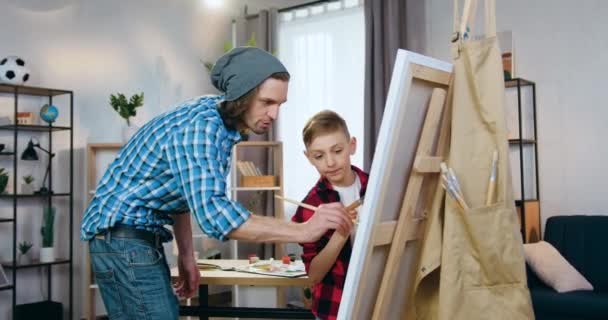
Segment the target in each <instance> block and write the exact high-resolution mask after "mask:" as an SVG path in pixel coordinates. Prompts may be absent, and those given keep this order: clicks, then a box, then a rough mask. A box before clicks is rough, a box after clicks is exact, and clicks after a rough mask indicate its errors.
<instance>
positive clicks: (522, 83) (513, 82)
mask: <svg viewBox="0 0 608 320" xmlns="http://www.w3.org/2000/svg"><path fill="white" fill-rule="evenodd" d="M518 81H519V85H520V86H531V85H533V84H535V83H534V82H533V81H530V80H526V79H522V78H513V79H511V80H505V88H514V87H517V82H518Z"/></svg>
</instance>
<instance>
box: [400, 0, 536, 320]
mask: <svg viewBox="0 0 608 320" xmlns="http://www.w3.org/2000/svg"><path fill="white" fill-rule="evenodd" d="M475 7H476V1H475V0H466V1H465V6H464V8H465V9H464V13H463V24H462V25H460V24H459V21H458V20H459V14H458V0H454V32H455V34H454V37H453V43H452V57H453V63H454V74H453V79H452V81H453V82H452V87H451V89H452V94H453V95H452V104H451V115H452V121H451V141H450V152H449V157H448V166H449V167H451V168H452V169H453V170H454V172H455V174H456V176H457V178H458V180H459V182H460V185H461V189H462V193H463V194H464V198H465V200H466V203H467V204H468V207H469V208H470V209H469V210H466V212H463V211H462V210H461V209H459V207H458V206H457V205H456V203H455V201H454V200H452V198H451V197H449V196H445V202H443V200H444V198H441V197H436V201H435V202H434V203H433V206H432V210H431V211H430V212H429V213H428V222H427V229H426V231H425V236H424V239H423V242H422V249H421V255H420V262H419V267H418V272H417V274H416V279H415V286H414V290H415V291H414V310H413V311H411V313H410V315H412V314H413V315H415V318H416V319H509V320H511V319H534V315H533V312H532V305H531V302H530V294H529V291H528V288H527V285H526V275H525V264H524V256H523V245H522V239H521V234H520V232H519V223H518V219H517V216H516V210H515V204H514V199H513V189H512V186H511V173H510V168H509V155H508V151H509V150H508V142H507V133H506V122H505V111H504V81H503V73H502V63H501V58H500V51H499V49H498V44H497V40H496V22H495V3H494V0H486V1H485V7H486V10H485V16H486V30H485V31H486V35H485V37H483V38H482V39H480V40H471V39H466V40H465V39H463V38H464V37H463V31H464V30H463V29H466V26H471V25H472V22H471V19H469V16H471V15H472V14H474V12H473V11H474V8H475ZM463 25H464V26H465V28H462V26H463ZM448 108H449V106H448ZM448 111H450V110H448ZM495 150H496V151H497V152H498V163H497V179H496V191H495V195H494V197H493V198H492V200H491V205H486V195H487V190H488V184H489V177H490V173H491V167H492V154H493V153H494V151H495Z"/></svg>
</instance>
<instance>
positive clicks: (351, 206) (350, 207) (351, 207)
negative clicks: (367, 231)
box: [274, 194, 363, 223]
mask: <svg viewBox="0 0 608 320" xmlns="http://www.w3.org/2000/svg"><path fill="white" fill-rule="evenodd" d="M274 197H275V198H277V199H281V200H283V201H285V202H289V203H293V204H296V205H298V206H300V207H302V208H306V209H308V210H312V211H317V210H318V209H319V208H318V207H315V206H313V205H310V204H306V203H303V202H300V201H296V200H293V199H289V198H285V197H281V196H280V195H278V194H275V195H274ZM362 204H363V197H361V198H359V199H357V200H355V201H354V202H353V203H351V204H349V205H348V206H346V211H352V210H355V209H357V208H358V207H360V206H361V205H362ZM352 220H353V223H358V220H357V218H355V219H352Z"/></svg>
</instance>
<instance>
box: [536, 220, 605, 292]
mask: <svg viewBox="0 0 608 320" xmlns="http://www.w3.org/2000/svg"><path fill="white" fill-rule="evenodd" d="M607 230H608V216H582V215H577V216H555V217H550V218H549V219H547V224H546V226H545V234H544V240H545V241H547V242H549V243H551V244H552V245H553V246H554V247H555V248H556V249H557V250H558V251H559V252H560V253H561V254H562V256H564V258H566V260H568V262H570V264H572V266H573V267H574V268H575V269H576V270H578V271H579V272H580V273H581V274H582V275H583V276H584V277H585V278H586V279H587V280H589V282H590V283H591V284H592V285H593V288H594V290H595V291H596V292H600V293H608V272H606V268H607V266H608V250H606V244H607V243H608V231H607Z"/></svg>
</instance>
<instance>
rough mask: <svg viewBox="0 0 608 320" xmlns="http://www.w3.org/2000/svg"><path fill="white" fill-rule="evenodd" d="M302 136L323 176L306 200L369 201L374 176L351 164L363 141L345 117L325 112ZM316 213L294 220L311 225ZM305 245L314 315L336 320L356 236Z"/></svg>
mask: <svg viewBox="0 0 608 320" xmlns="http://www.w3.org/2000/svg"><path fill="white" fill-rule="evenodd" d="M302 134H303V138H304V145H305V147H306V151H304V154H305V155H306V157H307V158H308V161H310V163H311V164H312V165H313V166H314V167H315V168H316V169H317V171H318V172H319V174H320V175H321V177H320V178H319V181H318V182H317V184H316V185H315V186H314V187H313V188H312V189H311V190H310V192H309V193H308V195H307V196H306V198H305V199H304V200H303V201H302V202H304V203H307V204H311V205H313V206H319V205H321V204H323V203H332V202H341V203H342V204H343V205H344V206H348V205H349V204H351V203H353V202H354V201H355V200H357V199H359V198H361V197H363V196H364V194H365V189H366V187H367V179H368V175H367V173H365V172H363V171H361V169H359V168H357V167H355V166H352V165H351V163H350V156H351V155H353V154H355V151H356V147H357V140H356V139H355V138H354V137H351V136H350V134H349V132H348V128H347V126H346V122H345V121H344V119H342V118H341V117H340V116H339V115H338V114H336V113H335V112H333V111H328V110H325V111H321V112H319V113H317V114H316V115H314V116H313V117H312V118H311V119H310V120H308V122H307V123H306V125H305V126H304V129H303V130H302ZM349 214H352V215H354V214H356V212H351V213H349ZM314 215H315V212H314V211H312V210H308V209H305V208H302V207H299V208H298V210H297V211H296V213H295V215H294V217H293V218H292V220H293V221H294V222H306V221H308V219H310V218H311V217H312V216H314ZM300 245H301V246H302V247H303V249H304V252H303V254H302V261H303V262H304V265H305V266H306V271H307V272H308V277H309V278H310V279H311V280H312V282H313V288H312V312H313V314H314V315H315V316H316V317H317V319H323V320H332V319H336V318H337V315H338V308H339V306H340V300H341V298H342V290H343V288H344V281H345V279H346V270H348V262H349V260H350V254H351V250H352V239H351V237H350V233H346V234H345V233H343V232H340V231H338V232H334V230H330V231H328V232H327V233H326V234H325V235H324V236H322V237H321V239H319V240H318V241H317V242H314V243H301V244H300Z"/></svg>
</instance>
